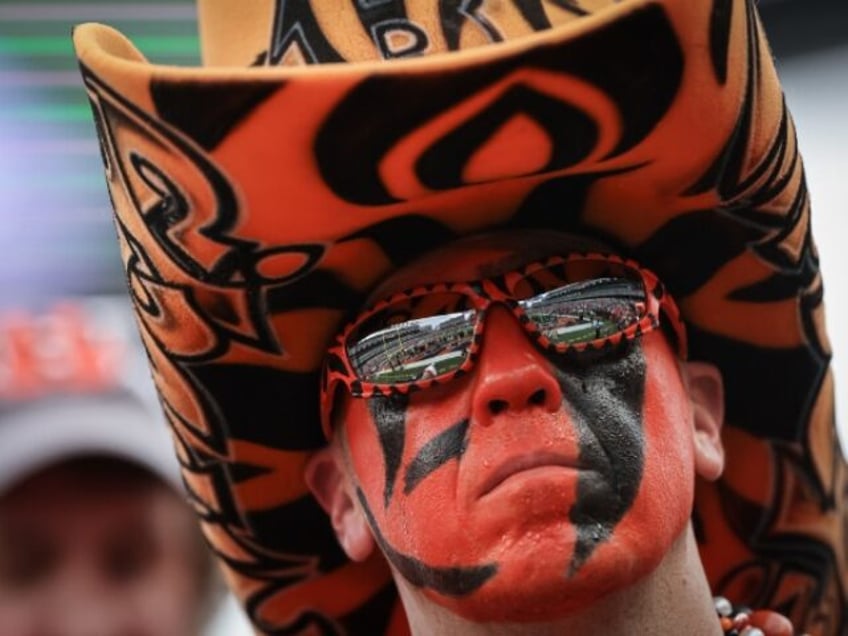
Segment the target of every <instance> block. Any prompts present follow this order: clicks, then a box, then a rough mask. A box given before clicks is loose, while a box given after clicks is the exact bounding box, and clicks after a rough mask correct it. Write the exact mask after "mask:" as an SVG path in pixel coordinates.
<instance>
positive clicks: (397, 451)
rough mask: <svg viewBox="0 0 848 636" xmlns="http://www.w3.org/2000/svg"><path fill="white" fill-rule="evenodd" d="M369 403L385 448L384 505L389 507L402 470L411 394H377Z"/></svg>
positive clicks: (369, 408) (381, 442)
mask: <svg viewBox="0 0 848 636" xmlns="http://www.w3.org/2000/svg"><path fill="white" fill-rule="evenodd" d="M367 404H368V410H369V411H370V412H371V417H372V418H373V419H374V424H375V426H376V427H377V434H378V435H379V437H380V446H381V448H382V449H383V463H384V466H385V468H386V479H385V484H386V485H385V488H384V490H383V505H384V506H385V507H386V508H388V507H389V502H391V500H392V494H393V493H394V488H395V481H397V475H398V471H399V470H400V460H401V457H402V456H403V445H404V441H405V440H406V408H407V406H408V405H409V396H407V395H392V396H388V397H385V396H375V397H373V398H370V399H369V400H367Z"/></svg>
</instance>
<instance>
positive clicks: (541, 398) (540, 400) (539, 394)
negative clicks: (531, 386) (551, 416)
mask: <svg viewBox="0 0 848 636" xmlns="http://www.w3.org/2000/svg"><path fill="white" fill-rule="evenodd" d="M547 397H548V396H547V393H545V389H539V390H538V391H536V392H535V393H533V395H531V396H530V399H529V400H527V403H528V404H533V405H535V406H542V405H543V404H544V403H545V400H546V399H547Z"/></svg>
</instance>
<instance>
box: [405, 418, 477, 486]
mask: <svg viewBox="0 0 848 636" xmlns="http://www.w3.org/2000/svg"><path fill="white" fill-rule="evenodd" d="M467 432H468V420H467V419H465V420H462V421H461V422H459V423H457V424H454V425H453V426H451V427H450V428H449V429H447V430H445V431H442V432H441V433H439V434H438V435H437V436H436V437H434V438H433V439H431V440H430V441H429V442H427V443H426V444H424V446H423V447H422V448H421V450H420V451H418V454H417V455H416V456H415V458H414V459H413V460H412V462H410V464H409V468H407V469H406V477H405V480H404V488H403V493H404V494H405V495H408V494H409V493H411V492H412V491H413V490H414V489H415V487H416V486H417V485H418V484H420V483H421V481H422V480H423V479H424V478H425V477H427V476H428V475H429V474H430V473H432V472H434V471H435V470H436V469H438V468H439V467H440V466H443V465H444V464H446V463H448V462H449V461H450V460H452V459H459V458H460V457H462V454H463V453H464V452H465V449H466V447H467V445H468V438H467V435H466V434H467Z"/></svg>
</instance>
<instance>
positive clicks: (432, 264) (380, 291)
mask: <svg viewBox="0 0 848 636" xmlns="http://www.w3.org/2000/svg"><path fill="white" fill-rule="evenodd" d="M590 251H600V252H604V253H607V254H609V253H614V252H615V250H614V249H612V248H611V247H610V246H609V245H608V244H606V243H603V242H601V241H599V240H596V239H593V238H590V237H586V236H582V235H578V234H565V233H558V232H551V231H535V230H523V231H514V232H496V233H491V234H485V235H479V236H473V237H468V238H464V239H460V240H458V241H456V242H454V243H451V244H450V245H447V246H445V247H442V248H439V249H437V250H434V251H432V252H429V253H428V254H426V255H425V256H423V257H421V258H419V259H417V260H416V261H413V262H412V263H410V264H408V265H406V266H404V267H402V268H401V269H399V270H398V271H396V272H395V273H393V274H392V275H390V276H389V277H388V278H386V279H385V280H384V281H383V282H382V283H380V285H378V287H377V288H376V289H375V290H374V292H373V293H372V294H371V295H370V297H369V303H370V302H374V301H376V300H380V299H382V298H385V297H387V296H390V295H391V294H393V293H396V292H399V291H403V290H406V289H411V288H413V287H417V286H420V285H426V284H430V283H448V282H462V281H469V280H477V279H480V278H491V277H493V276H497V275H499V274H503V273H504V272H509V271H512V270H515V269H518V268H520V267H521V266H522V265H525V264H527V263H530V262H532V261H535V260H539V259H542V258H546V257H548V256H565V255H567V254H568V253H570V252H590Z"/></svg>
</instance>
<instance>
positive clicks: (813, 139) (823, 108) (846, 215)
mask: <svg viewBox="0 0 848 636" xmlns="http://www.w3.org/2000/svg"><path fill="white" fill-rule="evenodd" d="M846 31H848V25H847V26H846ZM777 63H778V71H779V73H780V76H781V79H782V81H783V88H784V92H785V93H786V99H787V103H788V104H789V109H790V110H791V111H792V114H793V117H794V119H795V124H796V126H797V128H798V139H799V143H800V145H801V152H802V154H803V156H804V164H805V166H806V170H807V180H808V184H809V188H810V193H811V195H812V204H813V216H812V218H813V233H814V235H815V237H816V243H817V244H818V248H819V255H820V257H821V268H822V272H823V275H824V281H825V306H826V309H827V325H828V333H829V335H830V339H831V343H832V345H833V353H834V357H833V370H834V373H835V377H836V413H837V422H838V425H839V428H840V433H841V441H842V447H843V449H845V451H846V454H848V411H846V409H848V44H846V45H844V46H841V47H839V48H831V49H827V50H825V51H821V52H816V53H808V54H804V55H800V56H796V57H792V58H789V59H786V60H781V59H778V60H777Z"/></svg>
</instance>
